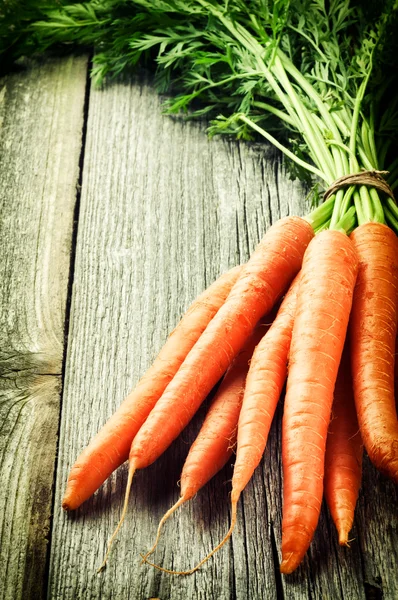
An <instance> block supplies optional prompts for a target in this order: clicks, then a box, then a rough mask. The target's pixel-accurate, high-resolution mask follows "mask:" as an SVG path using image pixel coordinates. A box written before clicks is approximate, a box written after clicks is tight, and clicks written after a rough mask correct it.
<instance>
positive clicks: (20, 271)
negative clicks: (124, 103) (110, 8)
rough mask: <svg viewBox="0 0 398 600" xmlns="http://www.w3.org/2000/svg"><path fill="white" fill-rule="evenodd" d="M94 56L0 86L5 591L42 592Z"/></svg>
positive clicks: (15, 595) (0, 463)
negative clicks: (85, 119)
mask: <svg viewBox="0 0 398 600" xmlns="http://www.w3.org/2000/svg"><path fill="white" fill-rule="evenodd" d="M86 72H87V59H86V58H85V57H69V58H66V59H62V60H56V59H53V60H46V61H42V62H39V63H30V64H29V65H28V66H27V68H26V69H25V70H21V71H20V72H18V73H17V74H12V75H8V76H7V77H5V78H4V79H3V80H2V81H1V84H0V88H1V89H2V101H1V102H0V120H1V139H0V206H1V222H0V278H1V281H2V286H1V288H0V535H1V544H0V546H1V549H0V582H1V585H0V598H1V599H2V600H8V599H12V600H19V599H22V598H24V600H30V599H34V600H39V599H41V598H44V597H45V594H46V585H45V581H44V578H45V564H46V554H47V547H48V541H49V534H50V510H51V501H52V494H53V475H54V463H55V452H56V437H57V428H58V423H59V417H60V388H61V373H62V360H63V351H64V325H65V306H66V297H67V284H68V275H69V265H70V247H71V238H72V230H73V214H74V203H75V198H76V183H77V180H78V171H79V164H78V158H79V152H80V143H81V131H82V124H83V102H84V89H85V82H86Z"/></svg>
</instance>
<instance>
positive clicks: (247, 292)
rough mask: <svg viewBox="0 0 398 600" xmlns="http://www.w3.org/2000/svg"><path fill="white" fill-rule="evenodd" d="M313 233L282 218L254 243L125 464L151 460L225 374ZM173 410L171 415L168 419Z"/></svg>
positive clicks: (296, 267)
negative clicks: (254, 247) (236, 277)
mask: <svg viewBox="0 0 398 600" xmlns="http://www.w3.org/2000/svg"><path fill="white" fill-rule="evenodd" d="M313 235H314V233H313V230H312V228H311V226H310V225H309V223H308V222H307V221H305V220H304V219H301V218H299V217H287V218H285V219H281V220H280V221H278V222H277V223H275V225H273V226H272V227H271V228H270V229H269V230H268V232H267V234H266V235H265V236H264V238H263V240H262V241H261V242H260V244H259V246H258V247H257V249H256V251H255V252H254V254H253V255H252V257H251V258H250V260H249V262H248V263H247V264H246V265H245V267H243V270H242V273H241V276H240V277H239V279H238V281H237V282H236V284H235V285H234V286H233V288H232V290H231V292H230V294H229V296H228V299H227V301H226V302H225V304H224V305H223V306H222V308H221V309H220V310H219V311H218V313H217V315H216V316H215V318H214V319H213V320H212V321H211V322H210V323H209V325H208V327H207V328H206V330H205V331H204V332H203V334H202V336H201V337H200V339H199V340H198V342H197V343H196V344H195V346H194V347H193V349H192V350H191V351H190V353H189V354H188V356H187V358H186V359H185V361H184V362H183V364H182V365H181V367H180V369H179V371H178V373H177V374H176V376H175V377H174V379H173V380H172V381H171V382H170V384H169V385H168V387H167V388H166V390H165V392H164V393H163V396H162V397H161V398H160V400H159V402H158V403H157V404H156V406H155V407H154V409H153V411H152V413H151V414H150V416H149V417H148V419H147V421H146V422H145V424H144V426H143V427H142V428H141V430H140V431H139V433H138V435H137V436H136V438H135V440H134V441H133V444H132V446H131V451H130V457H129V460H130V464H133V465H134V466H135V467H136V468H138V469H141V468H144V467H146V466H148V465H150V464H151V463H153V462H154V461H155V460H156V459H157V458H158V457H159V456H160V455H161V454H162V453H163V452H164V451H165V450H166V448H168V446H169V445H170V444H171V443H172V441H173V440H174V439H175V438H176V437H177V436H178V435H179V434H180V432H181V431H182V430H183V429H184V427H186V425H187V424H188V423H189V421H190V420H191V418H192V417H193V415H194V414H195V412H196V411H197V409H198V408H199V406H200V404H201V403H202V402H203V400H204V399H205V397H206V396H207V395H208V393H209V392H210V390H211V389H212V388H213V386H214V385H215V384H216V383H217V381H218V380H219V379H220V377H221V376H222V375H223V374H224V373H225V371H226V370H227V368H228V367H229V365H230V364H231V363H232V361H233V359H234V358H235V356H236V355H237V354H238V352H239V351H240V350H241V348H242V347H243V345H244V344H245V342H246V340H247V339H248V337H249V336H250V335H251V333H252V331H253V329H254V327H255V325H256V323H257V322H258V321H259V320H260V318H261V317H262V316H264V315H265V314H267V313H268V312H269V311H270V310H271V308H272V307H273V305H274V303H275V301H276V299H277V298H278V297H279V296H280V295H281V294H282V293H283V292H284V291H285V290H286V288H287V287H288V285H289V283H290V282H291V281H292V279H293V278H294V276H295V275H296V274H297V273H298V271H299V269H300V267H301V263H302V259H303V255H304V252H305V249H306V247H307V246H308V244H309V242H310V240H311V239H312V237H313ZM170 415H173V418H172V419H171V418H170Z"/></svg>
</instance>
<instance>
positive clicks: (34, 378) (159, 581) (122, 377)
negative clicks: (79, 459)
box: [0, 56, 398, 600]
mask: <svg viewBox="0 0 398 600" xmlns="http://www.w3.org/2000/svg"><path fill="white" fill-rule="evenodd" d="M0 128H1V131H0V136H1V139H0V198H1V233H0V269H1V280H0V281H1V287H0V294H1V297H0V298H1V299H0V342H1V343H0V394H1V403H0V411H1V412H0V427H1V429H0V431H1V434H0V436H1V437H0V457H1V462H0V482H1V484H0V535H1V557H0V598H1V599H10V600H19V599H24V600H28V599H34V600H39V599H41V598H45V597H47V598H48V599H49V600H54V599H60V600H61V599H62V600H76V599H101V600H109V599H111V598H112V599H117V600H119V599H121V600H125V599H131V600H141V599H149V598H160V599H161V600H169V599H170V600H180V599H181V600H182V599H188V600H190V599H200V600H202V599H203V600H211V599H214V600H215V599H217V600H229V599H231V600H232V599H239V600H246V599H250V600H257V599H258V600H273V599H282V598H286V599H288V598H289V599H303V600H304V599H310V598H311V599H316V600H318V599H319V600H325V599H331V600H336V599H340V598H341V599H344V600H347V599H348V600H350V599H364V598H366V599H369V600H370V599H381V598H383V599H384V600H396V599H397V598H398V535H397V505H398V503H397V489H396V488H395V487H394V486H393V485H392V484H391V483H390V482H389V481H387V480H386V479H384V478H383V477H382V476H380V475H379V474H378V473H377V472H376V471H375V470H374V469H373V467H372V466H371V465H369V463H368V461H367V460H366V461H365V469H364V477H363V488H362V489H363V491H362V493H361V496H360V499H359V504H358V509H357V514H356V522H355V527H354V530H353V532H352V538H353V541H352V544H351V548H349V549H348V548H343V549H341V548H339V547H338V544H337V540H336V533H335V530H334V527H333V525H332V523H331V520H330V518H329V516H328V514H327V510H326V508H324V509H323V511H322V516H321V519H320V523H319V527H318V530H317V533H316V536H315V539H314V541H313V543H312V545H311V549H310V551H309V553H308V556H307V557H306V558H305V560H304V563H303V565H302V567H301V568H300V569H299V570H298V571H297V572H296V573H295V574H293V575H292V576H290V577H281V575H280V574H279V569H278V564H279V559H280V528H281V468H280V450H281V448H280V445H281V440H280V422H281V414H282V409H281V408H280V409H279V410H278V413H277V418H276V419H275V423H274V425H273V428H272V431H271V435H270V439H269V443H268V447H267V450H266V452H265V456H264V459H263V461H262V463H261V465H260V466H259V467H258V469H257V470H256V473H255V476H254V478H253V480H252V482H251V483H250V484H249V485H248V487H247V489H246V491H245V492H244V494H243V498H242V501H241V502H240V506H239V526H238V528H237V530H236V532H235V533H234V535H233V539H232V541H231V542H230V543H229V544H228V545H227V546H226V547H224V549H223V550H222V551H221V552H219V553H218V554H217V555H216V556H215V557H214V558H213V559H212V560H211V561H210V562H209V563H208V564H207V565H206V566H204V567H203V568H202V569H201V570H200V571H199V572H197V573H195V575H192V576H190V577H185V578H181V577H180V578H178V577H170V576H168V575H165V574H162V573H159V572H157V571H155V570H153V569H152V568H150V567H145V566H140V560H139V552H142V551H144V550H146V549H147V548H148V547H149V545H150V544H151V542H152V540H153V538H154V534H155V531H156V526H157V523H158V521H159V518H160V517H161V515H162V514H163V513H164V511H165V510H166V508H168V507H169V506H170V505H171V504H172V503H173V502H174V501H175V500H176V499H177V498H178V493H179V491H178V487H177V481H178V478H179V473H180V470H181V467H182V464H183V462H184V457H185V456H186V454H187V452H188V448H189V444H190V443H191V442H192V441H193V439H194V438H195V435H196V433H197V431H198V429H199V427H200V424H201V421H202V419H203V416H204V414H205V410H206V406H204V407H203V409H202V410H200V411H199V414H198V415H197V416H196V417H195V419H194V420H193V422H192V423H191V425H190V426H189V427H188V428H187V430H186V431H184V433H183V434H182V435H181V436H180V438H179V439H177V441H176V442H175V443H174V444H173V445H172V446H171V447H170V448H169V450H168V451H167V452H166V453H165V454H164V456H163V457H161V458H160V459H159V460H158V461H157V462H156V463H155V464H154V465H152V466H151V467H149V468H148V469H146V470H144V471H142V472H139V473H138V475H137V476H136V480H135V482H134V486H133V493H132V495H131V499H130V503H129V511H128V516H127V519H126V523H125V525H124V528H123V530H122V532H121V533H120V535H119V538H118V541H117V543H116V544H115V547H114V551H113V554H112V557H111V560H110V561H109V566H108V568H107V569H106V571H105V572H104V573H102V574H101V575H97V574H96V567H97V566H98V565H99V563H100V561H101V558H102V556H103V554H104V550H105V547H106V542H107V539H108V537H109V535H110V533H111V532H112V530H113V529H114V527H115V525H116V523H117V521H118V518H119V515H120V511H121V505H122V499H123V492H124V487H125V483H126V472H127V471H126V467H125V466H123V467H121V468H120V469H119V470H118V471H117V473H115V474H114V475H113V476H112V477H111V478H110V480H109V481H107V482H106V483H105V485H104V486H103V487H102V489H100V490H99V492H98V493H97V494H96V495H95V496H94V498H92V499H91V500H89V501H88V502H86V503H85V504H84V505H83V506H82V508H81V509H80V510H78V511H76V513H74V514H71V515H67V514H65V513H63V512H62V510H61V508H60V498H61V495H62V491H63V489H64V486H65V481H66V478H67V473H68V470H69V468H70V466H71V465H72V463H73V462H74V459H75V458H76V456H77V455H78V454H79V452H80V451H81V449H82V448H83V447H84V446H85V445H86V444H87V442H88V441H89V439H90V438H91V437H92V436H93V435H94V434H95V433H96V432H97V430H98V429H99V428H100V427H101V425H102V424H103V423H104V422H105V421H106V419H107V418H108V417H109V415H110V414H111V413H112V412H113V411H114V410H115V408H116V407H117V406H118V404H119V403H120V402H121V400H122V399H123V397H124V396H125V394H126V393H127V392H128V391H129V390H130V389H131V388H132V387H133V386H134V384H135V383H136V382H137V380H138V378H139V376H140V375H141V374H142V373H143V372H144V370H145V369H146V368H147V366H149V364H150V363H151V361H152V359H153V358H154V356H155V355H156V353H157V351H158V350H159V348H160V347H161V345H162V343H163V342H164V340H165V339H166V336H167V334H168V332H169V331H170V330H171V329H172V327H173V326H174V325H175V324H176V323H177V321H178V320H179V317H180V316H181V314H182V313H183V312H184V309H185V308H186V307H187V306H188V304H189V303H190V301H191V300H192V299H193V298H194V297H195V296H196V295H197V294H198V293H199V292H201V291H202V290H203V289H204V288H205V287H206V286H208V285H209V284H210V283H211V282H212V281H213V280H214V279H215V278H216V277H217V276H218V275H219V274H220V273H221V272H224V271H225V270H226V269H228V268H229V267H231V266H232V265H235V264H237V263H242V262H243V261H245V260H246V259H247V258H248V256H249V254H250V252H251V251H252V250H253V249H254V247H255V246H256V244H257V242H258V241H259V239H260V237H261V236H262V235H263V233H264V232H265V231H266V229H267V227H269V225H270V224H271V223H272V222H274V221H275V220H277V219H278V218H279V217H280V216H283V215H288V214H304V213H305V211H306V210H307V209H308V206H307V205H306V202H305V200H304V197H305V194H304V191H303V189H302V187H301V186H300V184H299V183H297V182H291V181H290V180H289V178H288V177H287V175H286V173H285V170H284V168H283V166H282V164H281V159H280V156H279V154H278V153H276V152H275V150H274V149H273V148H271V147H269V146H267V145H260V144H258V145H257V144H252V145H248V144H245V143H236V142H231V141H229V140H227V139H217V140H214V141H211V142H209V141H208V139H207V138H206V135H205V125H204V124H198V123H193V122H183V121H182V120H180V119H172V118H169V117H165V116H162V114H161V108H160V100H159V98H158V96H157V94H156V92H155V91H154V89H153V86H152V85H151V83H150V80H146V79H145V78H142V77H141V78H136V79H134V80H130V81H129V80H124V81H122V82H118V83H113V84H111V85H109V86H108V87H106V88H105V89H101V90H100V89H95V88H94V87H93V86H92V85H91V83H90V81H89V79H88V61H87V58H86V57H84V56H75V57H68V58H64V59H57V60H55V59H50V60H46V61H44V62H42V63H40V64H35V65H32V66H30V67H29V68H27V69H25V70H22V71H21V72H19V73H14V74H10V75H9V76H7V77H6V78H5V79H3V80H2V81H1V84H0ZM230 478H231V466H230V465H229V466H228V467H227V468H225V469H224V470H223V471H222V472H221V473H219V475H218V476H216V477H215V478H214V480H213V481H211V482H210V483H209V484H208V485H207V486H206V487H205V488H204V489H203V490H202V491H201V492H200V493H199V494H198V495H197V496H196V498H195V499H194V500H192V501H191V502H190V503H189V505H187V506H186V507H185V508H182V509H180V511H179V512H178V513H177V514H176V515H175V516H174V518H173V521H172V522H171V523H169V525H168V527H167V528H166V529H165V531H164V535H163V537H162V540H161V543H160V545H159V550H158V552H157V554H156V556H155V558H156V560H157V561H158V562H159V563H161V564H162V565H165V566H167V567H171V568H187V567H189V566H192V565H194V564H195V563H196V562H197V561H198V560H199V559H200V558H201V557H202V556H203V555H205V554H206V553H207V551H208V550H209V549H210V548H211V547H213V546H214V545H215V544H216V543H217V542H218V541H219V540H220V539H221V537H222V536H223V535H224V533H225V532H226V530H227V528H228V523H229V505H228V501H229V495H228V494H229V483H228V482H229V480H230Z"/></svg>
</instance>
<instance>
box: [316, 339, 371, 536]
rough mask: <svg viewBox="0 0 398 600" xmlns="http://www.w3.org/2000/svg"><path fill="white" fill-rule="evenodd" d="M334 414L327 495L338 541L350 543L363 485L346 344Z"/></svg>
mask: <svg viewBox="0 0 398 600" xmlns="http://www.w3.org/2000/svg"><path fill="white" fill-rule="evenodd" d="M332 415H333V416H332V420H331V422H330V426H329V432H328V437H327V440H326V454H325V497H326V502H327V504H328V506H329V510H330V514H331V515H332V519H333V521H334V524H335V525H336V529H337V532H338V535H339V544H340V545H341V546H348V545H349V544H348V534H349V532H350V530H351V527H352V524H353V522H354V511H355V505H356V502H357V499H358V493H359V488H360V485H361V476H362V455H363V445H362V438H361V434H360V432H359V426H358V420H357V415H356V412H355V403H354V395H353V391H352V378H351V370H350V356H349V351H348V347H347V345H346V347H345V349H344V351H343V356H342V359H341V363H340V367H339V372H338V374H337V380H336V386H335V388H334V399H333V406H332Z"/></svg>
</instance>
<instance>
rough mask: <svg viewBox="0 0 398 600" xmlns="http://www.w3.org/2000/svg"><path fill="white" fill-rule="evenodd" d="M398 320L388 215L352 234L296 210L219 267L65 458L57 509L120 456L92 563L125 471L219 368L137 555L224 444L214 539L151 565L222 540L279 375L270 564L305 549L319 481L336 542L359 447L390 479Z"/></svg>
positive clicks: (158, 448)
mask: <svg viewBox="0 0 398 600" xmlns="http://www.w3.org/2000/svg"><path fill="white" fill-rule="evenodd" d="M283 296H284V298H283V301H282V302H281V303H280V305H279V302H280V299H281V298H282V297H283ZM275 306H278V309H277V311H276V314H275V315H274V318H273V320H272V324H269V322H270V317H268V318H267V315H269V314H270V312H271V311H272V309H273V308H274V307H275ZM274 312H275V311H274ZM397 318H398V237H397V236H396V234H395V233H394V232H393V231H392V230H391V229H389V228H388V227H387V226H386V225H384V224H380V223H375V222H369V223H366V224H363V225H361V226H360V227H358V228H356V229H355V230H354V231H353V233H352V234H351V235H350V236H347V235H346V234H345V233H343V232H341V231H338V230H333V229H328V230H324V231H322V232H320V233H319V234H317V235H316V236H315V235H314V232H313V229H312V227H311V225H310V223H309V220H308V219H302V218H299V217H287V218H284V219H281V220H280V221H278V222H277V223H276V224H275V225H273V226H272V227H271V228H270V229H269V230H268V232H267V233H266V234H265V236H264V238H263V239H262V241H261V242H260V244H259V246H258V247H257V249H256V251H255V252H254V253H253V255H252V256H251V258H250V260H249V261H248V263H247V264H246V265H244V266H242V267H236V268H234V269H232V271H230V272H228V273H226V274H225V275H223V276H222V277H220V279H218V280H217V281H216V282H215V283H214V284H213V285H212V286H211V287H210V288H209V289H208V290H206V291H205V292H204V293H203V294H202V295H201V296H199V298H197V300H196V301H195V302H194V303H193V304H192V306H191V307H190V308H189V310H188V311H187V313H186V314H185V315H184V317H183V318H182V320H181V322H180V323H179V325H178V326H177V328H176V329H175V330H174V331H173V333H172V334H171V335H170V337H169V338H168V340H167V342H166V344H165V346H164V347H163V349H162V350H161V352H160V354H159V356H158V357H157V359H156V360H155V362H154V364H153V365H152V367H151V368H150V369H149V370H148V372H147V373H146V374H145V375H144V376H143V377H142V379H141V380H140V382H139V383H138V385H137V387H136V388H135V389H134V391H133V392H132V393H131V394H130V395H129V396H128V397H127V398H126V399H125V400H124V402H123V403H122V405H121V406H120V408H119V410H118V411H117V412H116V413H115V414H114V415H113V416H112V417H111V419H110V420H109V421H108V422H107V423H106V425H105V426H104V427H103V428H102V430H101V431H100V432H99V433H98V435H97V436H96V437H95V438H94V439H93V440H92V442H91V443H90V444H89V446H88V447H87V448H86V449H85V450H84V452H83V453H82V454H81V456H80V457H79V458H78V460H77V461H76V463H75V465H74V466H73V468H72V470H71V473H70V476H69V480H68V485H67V488H66V491H65V495H64V498H63V503H62V505H63V507H64V508H65V509H66V510H73V509H76V508H77V507H78V506H80V504H81V503H82V502H84V501H85V500H86V499H87V498H88V497H89V496H90V495H91V494H92V493H93V492H94V491H95V490H96V489H97V488H98V487H99V486H100V485H101V484H102V483H103V481H104V480H105V479H106V478H107V477H108V476H109V475H110V473H111V472H112V471H113V470H114V469H116V468H117V467H118V466H119V465H120V464H121V463H122V462H124V461H125V460H126V459H127V458H128V460H129V475H128V483H127V490H126V498H125V504H124V508H123V513H122V517H121V520H120V523H119V525H118V527H117V529H116V531H115V533H114V534H113V536H112V538H111V540H110V543H109V546H108V552H107V555H106V557H105V560H104V563H103V565H104V564H105V562H106V560H107V557H108V553H109V550H110V547H111V543H112V541H113V539H114V537H115V536H116V534H117V533H118V531H119V528H120V526H121V524H122V521H123V519H124V516H125V514H126V510H127V503H128V497H129V493H130V487H131V484H132V480H133V476H134V473H135V472H136V470H137V469H142V468H145V467H147V466H149V465H150V464H152V463H153V462H154V461H155V460H156V459H157V458H159V456H160V455H161V454H162V453H163V452H164V451H165V450H166V448H167V447H168V446H169V445H170V444H171V443H172V441H173V440H174V439H175V438H176V437H177V436H178V435H179V434H180V432H181V431H182V430H183V429H184V427H185V426H186V425H187V424H188V422H189V421H190V419H191V418H192V417H193V415H194V414H195V412H196V411H197V409H198V408H199V406H200V404H201V403H202V402H203V400H204V399H205V398H206V396H207V395H208V394H209V392H210V391H211V389H212V388H213V387H214V385H215V384H216V383H217V382H218V381H219V380H220V379H221V378H222V377H223V379H222V383H221V385H220V387H219V388H218V391H217V394H216V396H215V398H214V401H213V403H212V405H211V407H210V409H209V412H208V414H207V417H206V419H205V421H204V423H203V426H202V429H201V430H200V432H199V435H198V437H197V439H196V441H195V443H194V444H193V446H192V448H191V449H190V452H189V454H188V457H187V460H186V462H185V465H184V467H183V471H182V474H181V497H180V499H179V501H178V502H177V503H176V504H175V505H174V506H173V507H172V508H171V509H170V510H169V511H168V512H167V513H166V515H165V516H164V517H163V519H162V520H161V523H160V525H159V529H158V534H157V538H156V541H155V544H154V546H153V548H151V550H150V551H149V552H148V553H147V554H146V555H145V556H144V560H145V561H146V562H149V561H148V557H149V555H150V554H151V553H152V552H153V551H154V549H155V547H156V544H157V542H158V539H159V534H160V528H161V527H162V525H163V524H164V522H165V520H166V519H167V518H168V517H169V516H170V515H171V514H172V513H173V512H174V511H175V510H176V509H177V508H178V507H179V506H181V504H183V503H184V502H186V501H187V500H189V499H190V498H192V497H193V496H194V495H195V494H196V493H197V491H198V490H199V489H200V488H201V487H202V486H203V485H204V484H205V483H206V482H207V481H208V480H209V479H210V478H211V477H212V476H213V475H215V473H217V472H218V471H219V469H221V468H222V467H223V466H224V465H225V463H226V462H227V461H228V460H229V458H230V457H231V454H232V452H233V451H235V453H236V459H235V466H234V473H233V478H232V493H231V505H232V512H231V514H232V517H231V526H230V529H229V531H228V533H227V534H226V536H225V538H224V539H223V540H222V541H221V542H220V544H219V545H218V546H217V547H216V548H215V549H213V550H212V551H211V552H210V553H209V554H208V555H207V556H206V557H204V559H203V560H202V561H201V562H200V563H199V564H198V565H196V566H195V567H194V568H192V569H190V570H188V571H178V572H177V571H170V570H168V569H165V568H163V567H160V568H161V569H163V570H165V571H166V572H169V573H177V574H189V573H192V572H194V571H195V570H196V569H197V568H198V567H199V566H201V565H202V564H203V563H204V562H205V561H206V560H208V558H209V557H210V556H211V555H212V554H214V552H215V551H217V550H218V549H219V548H220V547H221V546H222V545H223V544H224V543H225V542H226V540H227V539H228V538H229V537H230V535H231V534H232V531H233V529H234V526H235V523H236V515H237V503H238V500H239V497H240V494H241V493H242V491H243V490H244V488H245V486H246V485H247V483H248V481H249V480H250V478H251V476H252V475H253V472H254V470H255V468H256V467H257V465H258V464H259V462H260V460H261V457H262V455H263V452H264V449H265V446H266V442H267V437H268V433H269V430H270V427H271V423H272V419H273V416H274V413H275V409H276V406H277V403H278V400H279V398H280V396H281V393H282V389H283V387H284V384H285V381H286V379H287V387H286V397H285V405H284V415H283V431H282V462H283V473H284V490H283V492H284V493H283V496H284V503H283V522H282V563H281V567H280V568H281V571H282V573H286V574H288V573H291V572H292V571H293V570H294V569H296V567H297V566H298V565H299V564H300V562H301V560H302V558H303V556H304V554H305V552H306V551H307V549H308V547H309V545H310V543H311V540H312V537H313V534H314V531H315V528H316V525H317V522H318V518H319V514H320V510H321V504H322V498H323V492H324V491H325V496H326V500H327V503H328V505H329V508H330V512H331V514H332V517H333V520H334V522H335V524H336V528H337V531H338V535H339V542H340V544H343V545H347V544H348V534H349V531H350V529H351V526H352V523H353V517H354V509H355V504H356V500H357V497H358V491H359V487H360V481H361V462H362V444H363V445H364V446H365V448H366V450H367V452H368V454H369V456H370V459H371V460H372V462H373V463H374V464H375V466H376V467H377V468H378V469H380V471H382V472H383V473H385V474H386V475H388V476H389V477H391V478H392V479H393V480H394V481H395V482H397V483H398V421H397V415H396V408H395V396H394V354H395V343H396V335H397ZM265 323H267V324H268V325H266V324H265ZM170 415H173V418H170ZM332 415H333V418H332V419H331V417H332ZM150 564H152V563H150ZM154 566H157V565H154Z"/></svg>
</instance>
